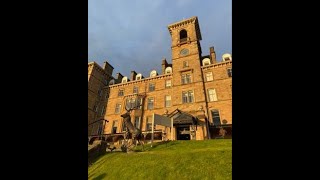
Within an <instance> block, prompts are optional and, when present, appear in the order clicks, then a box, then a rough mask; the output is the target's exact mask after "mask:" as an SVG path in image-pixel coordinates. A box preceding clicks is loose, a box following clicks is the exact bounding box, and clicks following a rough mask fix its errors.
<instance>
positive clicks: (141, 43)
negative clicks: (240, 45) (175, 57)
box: [88, 0, 232, 77]
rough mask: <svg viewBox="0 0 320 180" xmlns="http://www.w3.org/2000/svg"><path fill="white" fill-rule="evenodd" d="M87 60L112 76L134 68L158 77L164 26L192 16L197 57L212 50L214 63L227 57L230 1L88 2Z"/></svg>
mask: <svg viewBox="0 0 320 180" xmlns="http://www.w3.org/2000/svg"><path fill="white" fill-rule="evenodd" d="M88 8H89V9H88V32H89V34H88V48H89V49H88V62H90V61H96V62H97V63H98V64H99V65H101V66H102V65H103V62H104V61H105V60H107V61H108V62H109V63H110V64H111V65H112V66H113V67H114V70H113V76H115V74H116V73H117V72H120V73H121V74H122V75H124V76H128V77H130V72H131V71H132V70H135V71H136V72H137V73H142V75H143V76H144V77H148V76H149V73H150V71H151V70H153V69H155V70H156V71H157V72H158V73H159V74H161V60H162V58H166V59H167V61H168V63H171V62H172V61H171V37H170V33H169V31H168V29H167V26H168V25H169V24H172V23H174V22H177V21H180V20H183V19H187V18H190V17H192V16H198V20H199V25H200V30H201V35H202V40H201V41H200V44H201V47H202V55H203V56H204V55H208V54H209V47H211V46H214V47H215V51H216V54H217V59H218V60H220V59H221V57H222V54H225V53H230V54H232V36H231V35H232V1H231V0H89V1H88Z"/></svg>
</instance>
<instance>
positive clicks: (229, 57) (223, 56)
mask: <svg viewBox="0 0 320 180" xmlns="http://www.w3.org/2000/svg"><path fill="white" fill-rule="evenodd" d="M231 60H232V58H231V54H224V55H222V61H231Z"/></svg>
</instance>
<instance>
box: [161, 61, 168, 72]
mask: <svg viewBox="0 0 320 180" xmlns="http://www.w3.org/2000/svg"><path fill="white" fill-rule="evenodd" d="M161 66H162V68H161V69H162V74H165V70H166V68H167V67H168V62H167V60H166V58H163V59H162V64H161Z"/></svg>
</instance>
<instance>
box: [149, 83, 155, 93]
mask: <svg viewBox="0 0 320 180" xmlns="http://www.w3.org/2000/svg"><path fill="white" fill-rule="evenodd" d="M154 90H155V84H154V83H150V84H149V92H151V91H154Z"/></svg>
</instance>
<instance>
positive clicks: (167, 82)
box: [166, 79, 171, 88]
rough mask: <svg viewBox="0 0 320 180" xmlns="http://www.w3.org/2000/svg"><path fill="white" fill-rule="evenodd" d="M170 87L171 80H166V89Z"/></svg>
mask: <svg viewBox="0 0 320 180" xmlns="http://www.w3.org/2000/svg"><path fill="white" fill-rule="evenodd" d="M170 87H171V79H170V80H166V88H170Z"/></svg>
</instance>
